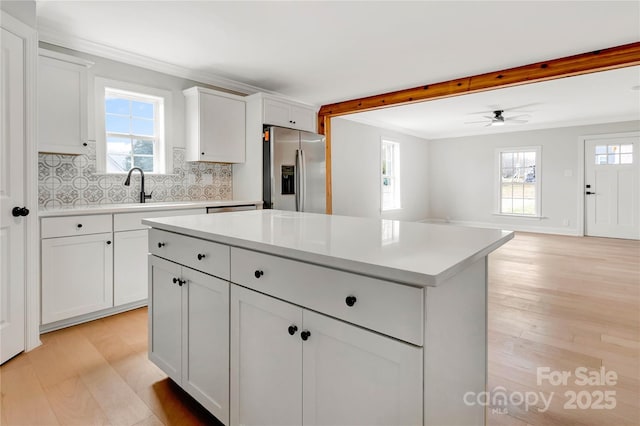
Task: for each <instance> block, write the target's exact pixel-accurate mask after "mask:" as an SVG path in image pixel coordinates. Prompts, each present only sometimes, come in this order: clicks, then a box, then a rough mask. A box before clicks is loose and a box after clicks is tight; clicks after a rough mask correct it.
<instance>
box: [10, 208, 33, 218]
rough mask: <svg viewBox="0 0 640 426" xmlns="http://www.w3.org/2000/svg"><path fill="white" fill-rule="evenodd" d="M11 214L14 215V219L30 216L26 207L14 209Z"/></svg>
mask: <svg viewBox="0 0 640 426" xmlns="http://www.w3.org/2000/svg"><path fill="white" fill-rule="evenodd" d="M11 214H12V215H13V217H19V216H28V215H29V209H28V208H26V207H14V208H13V209H12V210H11Z"/></svg>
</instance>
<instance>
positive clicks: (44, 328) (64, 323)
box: [40, 299, 147, 334]
mask: <svg viewBox="0 0 640 426" xmlns="http://www.w3.org/2000/svg"><path fill="white" fill-rule="evenodd" d="M143 306H147V299H144V300H139V301H137V302H131V303H126V304H124V305H120V306H116V307H113V308H107V309H102V310H100V311H97V312H91V313H90V314H85V315H80V316H77V317H73V318H68V319H64V320H60V321H56V322H52V323H49V324H43V325H41V326H40V334H43V333H48V332H50V331H55V330H60V329H61V328H66V327H70V326H72V325H78V324H82V323H84V322H89V321H93V320H97V319H100V318H104V317H108V316H111V315H115V314H120V313H122V312H126V311H130V310H132V309H137V308H141V307H143Z"/></svg>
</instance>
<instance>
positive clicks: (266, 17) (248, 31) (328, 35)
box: [36, 0, 640, 138]
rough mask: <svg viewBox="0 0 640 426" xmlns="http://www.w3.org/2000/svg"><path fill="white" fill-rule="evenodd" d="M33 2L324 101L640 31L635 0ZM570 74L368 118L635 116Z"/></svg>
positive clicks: (151, 50)
mask: <svg viewBox="0 0 640 426" xmlns="http://www.w3.org/2000/svg"><path fill="white" fill-rule="evenodd" d="M36 7H37V15H38V32H39V35H40V38H41V40H43V41H47V42H51V43H54V44H58V45H61V46H65V47H69V48H75V49H77V50H83V51H85V52H88V53H94V54H99V55H101V56H105V57H110V58H111V59H119V60H122V61H124V62H130V63H134V64H136V65H142V66H146V67H148V68H151V69H156V70H160V71H163V70H164V71H165V72H168V73H173V74H175V75H180V76H182V77H187V78H191V79H194V80H197V81H202V82H203V83H209V84H213V85H217V86H221V87H225V88H228V89H232V90H236V91H240V92H245V93H252V92H255V91H268V92H276V93H280V94H282V95H284V96H287V97H289V98H291V99H296V100H300V101H303V102H307V103H310V104H314V105H317V106H320V105H324V104H328V103H332V102H338V101H342V100H348V99H353V98H359V97H363V96H368V95H374V94H380V93H384V92H388V91H393V90H399V89H405V88H409V87H415V86H419V85H423V84H430V83H436V82H440V81H446V80H451V79H455V78H458V77H464V76H469V75H475V74H481V73H485V72H491V71H496V70H500V69H505V68H510V67H514V66H519V65H524V64H528V63H532V62H537V61H543V60H549V59H553V58H558V57H564V56H568V55H572V54H578V53H584V52H588V51H591V50H597V49H601V48H606V47H612V46H617V45H622V44H627V43H631V42H636V41H638V40H640V2H638V1H609V0H604V1H568V2H565V1H519V0H512V1H467V2H463V1H410V2H403V1H257V2H247V1H60V0H37V2H36ZM635 75H636V76H637V70H636V71H635ZM632 77H633V76H632ZM580 78H582V77H580ZM596 78H597V77H596ZM570 80H571V81H573V79H564V80H559V81H557V82H550V83H545V84H551V85H554V84H555V85H558V86H556V87H555V88H553V89H552V90H549V91H548V92H545V93H546V94H543V93H539V92H538V90H537V89H533V87H534V86H522V87H519V88H516V89H513V90H516V91H515V92H513V95H504V96H502V95H496V94H497V93H498V92H495V91H494V92H487V93H483V94H479V95H473V97H472V96H463V97H459V98H453V99H448V100H443V101H435V102H431V103H428V104H423V105H420V106H415V107H407V110H385V112H384V113H383V112H377V113H376V115H375V116H371V117H369V118H367V117H365V119H370V120H377V121H380V120H382V121H384V120H387V121H390V122H392V125H395V126H400V127H402V128H404V129H405V130H406V131H409V132H414V133H418V134H421V135H423V136H425V137H429V138H432V137H442V135H443V133H442V132H443V129H442V128H430V129H425V128H423V126H424V125H425V122H429V123H432V124H433V123H434V122H435V121H437V122H438V123H440V122H442V121H446V120H449V122H451V121H455V122H456V123H457V122H459V120H460V117H462V116H464V117H466V114H468V112H473V111H483V110H490V109H494V107H493V106H492V105H499V106H500V107H502V108H505V109H508V108H509V107H512V106H519V105H523V104H530V103H533V104H534V105H532V106H531V107H530V108H528V110H529V109H530V110H531V111H533V114H532V120H531V125H534V124H535V123H542V122H544V121H545V120H548V117H550V116H556V117H558V116H559V114H565V113H567V117H566V119H567V120H583V119H585V117H591V116H592V115H593V114H594V111H597V110H600V112H602V111H604V110H606V111H607V112H606V114H609V115H611V116H613V115H624V114H626V116H629V115H630V114H633V113H634V112H635V114H636V117H637V116H638V114H637V108H636V109H635V110H633V111H631V110H625V111H622V108H621V107H620V105H618V103H617V102H615V99H614V96H615V95H614V92H607V93H605V91H604V90H603V91H602V92H601V93H599V94H598V95H596V96H597V98H596V100H595V101H594V100H593V99H594V98H590V99H591V101H589V102H584V101H580V102H578V101H577V100H576V101H575V102H574V101H573V100H574V99H577V98H576V96H578V95H580V94H581V92H582V91H584V86H582V88H580V87H577V86H579V84H578V83H576V87H569V88H568V89H566V90H568V92H567V93H568V95H566V96H560V95H556V94H554V91H555V90H559V89H558V88H557V87H559V86H562V84H563V83H564V82H565V81H570ZM636 80H637V79H636ZM612 82H613V83H615V84H617V83H618V80H617V79H616V80H615V81H613V80H612ZM612 82H605V81H604V80H599V82H598V83H593V84H601V85H607V86H609V85H610V84H611V83H612ZM586 84H588V86H586V87H589V88H590V90H591V89H592V88H593V87H594V86H593V85H592V83H586ZM624 84H627V85H629V84H628V83H624ZM624 84H622V83H620V89H621V90H622V86H624ZM635 84H640V83H638V82H636V83H635ZM536 86H537V87H539V86H538V85H536ZM508 90H512V89H508ZM527 91H528V92H527ZM615 93H619V92H615ZM636 93H640V92H636ZM533 95H536V96H533ZM568 97H570V99H568ZM559 101H562V102H564V104H563V105H564V106H563V107H561V106H559V104H558V102H559ZM465 103H468V105H465ZM622 103H624V104H625V105H627V106H628V102H627V101H624V102H622ZM610 104H611V105H613V106H614V108H613V109H611V110H610V111H609V105H610ZM636 106H637V105H636ZM423 107H424V108H427V109H429V108H431V111H430V112H429V111H427V110H423V111H421V110H420V108H423ZM583 110H584V114H582V116H580V117H578V115H580V114H579V112H580V111H583ZM563 111H564V112H563ZM434 112H435V113H437V114H440V115H439V116H438V117H440V118H439V119H438V120H435V119H433V116H431V115H430V114H431V113H434ZM385 114H387V116H388V118H385V117H384V115H385ZM427 116H428V117H431V118H430V119H429V120H425V117H427ZM410 117H414V119H411V118H410ZM464 121H472V120H466V118H465V120H464ZM411 123H413V124H411ZM505 127H507V126H505ZM466 129H468V127H465V128H464V130H465V131H466ZM493 129H495V128H493ZM450 130H451V129H450Z"/></svg>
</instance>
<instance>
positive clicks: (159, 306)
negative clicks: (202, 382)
mask: <svg viewBox="0 0 640 426" xmlns="http://www.w3.org/2000/svg"><path fill="white" fill-rule="evenodd" d="M180 273H181V267H180V265H178V264H176V263H172V262H168V261H166V260H163V259H160V258H158V257H155V256H149V359H150V360H151V361H153V362H154V363H155V364H156V365H157V366H158V367H160V369H162V371H164V372H165V373H167V375H168V376H169V377H171V378H172V379H173V380H174V381H175V382H176V383H178V384H180V383H181V382H182V305H183V301H182V286H180V285H179V284H178V283H174V282H173V280H174V278H175V279H176V280H177V279H179V278H181V276H180Z"/></svg>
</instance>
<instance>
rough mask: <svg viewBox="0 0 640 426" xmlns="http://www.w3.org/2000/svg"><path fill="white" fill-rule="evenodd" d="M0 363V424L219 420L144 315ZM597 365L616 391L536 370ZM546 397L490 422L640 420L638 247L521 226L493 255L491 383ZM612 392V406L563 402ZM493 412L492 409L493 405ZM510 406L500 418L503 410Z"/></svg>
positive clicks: (105, 322)
mask: <svg viewBox="0 0 640 426" xmlns="http://www.w3.org/2000/svg"><path fill="white" fill-rule="evenodd" d="M42 341H43V345H42V346H41V347H39V348H37V349H35V350H33V351H31V352H29V353H26V354H21V355H19V356H17V357H15V358H14V359H12V360H10V361H9V362H7V363H5V364H4V365H2V366H1V367H0V389H1V391H2V403H1V404H0V424H1V425H6V426H9V425H114V426H125V425H126V426H129V425H215V424H217V423H216V421H215V418H213V417H212V416H211V415H209V414H208V412H207V411H206V410H204V409H203V408H202V407H201V406H200V405H199V404H197V403H196V402H195V401H194V400H193V399H191V398H190V397H189V396H188V395H186V394H185V393H184V392H183V391H182V390H181V389H180V388H179V387H178V386H177V385H175V384H174V383H173V382H171V381H170V380H169V379H167V378H166V375H165V374H164V373H162V371H160V370H159V369H158V368H157V367H155V366H154V365H153V364H152V363H151V362H149V361H148V360H147V310H146V309H144V308H143V309H137V310H134V311H131V312H127V313H124V314H120V315H116V316H113V317H109V318H104V319H101V320H97V321H92V322H90V323H86V324H82V325H79V326H76V327H70V328H67V329H64V330H60V331H55V332H52V333H47V334H44V335H42ZM601 366H605V367H606V369H607V370H614V371H616V372H617V374H618V381H617V384H616V385H615V386H594V387H590V386H576V385H575V384H573V381H574V380H575V377H571V378H569V383H568V386H551V385H550V384H548V383H546V382H545V383H543V384H542V385H537V384H536V369H537V368H538V367H549V368H550V369H551V370H565V371H571V372H574V371H575V369H576V368H578V367H587V368H589V369H599V368H600V367H601ZM497 387H502V388H504V389H505V392H506V394H507V395H514V394H515V393H516V392H522V394H523V395H525V392H536V393H539V392H543V393H544V394H545V397H546V398H548V397H549V395H550V393H551V392H554V395H553V397H552V399H551V404H550V407H549V409H548V410H547V411H545V412H541V411H539V410H538V409H542V408H543V405H542V403H541V402H538V404H537V405H536V407H529V409H528V410H525V409H524V406H523V405H521V404H519V403H518V402H519V401H518V400H517V398H516V399H515V400H514V402H515V403H512V404H508V405H506V406H503V405H496V406H494V407H493V408H494V410H492V409H491V408H489V409H488V410H487V419H488V422H487V423H488V424H489V425H497V426H500V425H517V426H524V425H536V426H537V425H615V426H617V425H625V424H628V425H638V424H640V242H638V241H628V240H615V239H603V238H578V237H565V236H549V235H539V234H525V233H519V234H517V235H516V238H515V239H514V240H513V241H511V242H510V243H509V244H507V245H506V246H504V247H502V248H500V249H499V250H497V251H496V252H495V253H493V254H492V255H491V256H490V260H489V389H495V388H497ZM568 390H574V391H576V392H580V391H585V390H586V391H589V392H590V393H591V392H592V391H596V390H598V391H599V390H603V391H604V390H614V391H615V392H616V394H615V399H616V407H615V409H613V410H591V409H571V410H570V409H565V408H564V404H565V402H567V398H566V397H565V396H564V393H565V392H566V391H568ZM497 409H500V412H499V413H498V410H497ZM505 411H506V413H505Z"/></svg>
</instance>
